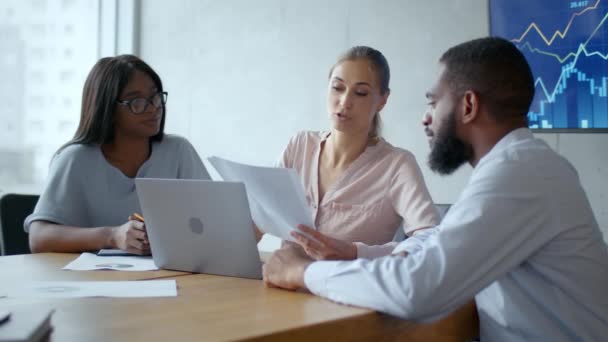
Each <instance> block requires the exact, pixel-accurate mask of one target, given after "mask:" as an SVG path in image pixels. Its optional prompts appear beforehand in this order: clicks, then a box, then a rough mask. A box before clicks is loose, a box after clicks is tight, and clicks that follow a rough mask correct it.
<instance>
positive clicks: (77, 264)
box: [63, 253, 158, 271]
mask: <svg viewBox="0 0 608 342" xmlns="http://www.w3.org/2000/svg"><path fill="white" fill-rule="evenodd" d="M63 269H64V270H71V271H94V270H115V271H156V270H158V267H156V265H154V260H152V257H151V256H97V255H95V254H92V253H82V254H81V255H80V256H79V257H78V258H77V259H76V260H74V261H72V262H70V263H69V264H67V265H66V266H65V267H64V268H63Z"/></svg>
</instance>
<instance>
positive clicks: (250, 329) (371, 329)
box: [0, 253, 477, 342]
mask: <svg viewBox="0 0 608 342" xmlns="http://www.w3.org/2000/svg"><path fill="white" fill-rule="evenodd" d="M77 256H78V255H77V254H63V253H61V254H59V253H43V254H32V255H17V256H3V257H0V293H1V291H2V288H3V287H5V286H14V285H19V284H25V283H27V282H28V281H40V280H47V281H67V280H132V281H137V280H149V279H175V280H176V281H177V286H178V296H177V297H168V298H77V299H30V298H26V299H24V298H6V297H5V298H0V308H3V309H8V310H11V309H17V308H24V307H26V308H28V309H29V308H32V309H34V310H35V309H36V308H54V309H55V313H54V314H53V316H52V321H51V322H52V325H53V327H54V328H53V332H52V334H51V338H50V340H51V341H108V340H111V341H122V340H133V341H139V340H141V341H167V340H169V341H172V342H175V341H183V340H200V341H203V340H204V341H227V340H248V341H256V340H265V341H283V340H289V341H368V340H374V341H378V340H379V341H393V340H400V341H466V340H470V337H471V336H472V335H473V334H474V333H475V332H476V331H477V316H476V312H475V307H474V305H473V304H472V303H471V304H468V305H466V306H464V307H462V308H461V309H459V310H457V311H456V312H454V313H452V314H451V315H450V316H448V317H447V318H445V319H443V320H442V321H439V322H436V323H432V324H414V323H412V322H408V321H405V320H401V319H397V318H394V317H391V316H387V315H383V314H379V313H376V312H374V311H371V310H367V309H361V308H356V307H350V306H345V305H339V304H335V303H332V302H330V301H328V300H325V299H322V298H319V297H315V296H313V295H310V294H307V293H300V292H289V291H283V290H278V289H270V288H266V287H265V286H264V284H263V282H261V281H256V280H248V279H240V278H231V277H221V276H212V275H205V274H190V273H185V272H176V271H166V270H160V271H148V272H120V271H63V270H61V268H62V267H63V266H65V265H66V264H68V263H69V262H70V261H72V260H74V259H75V258H76V257H77Z"/></svg>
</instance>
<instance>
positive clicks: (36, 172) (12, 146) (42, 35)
mask: <svg viewBox="0 0 608 342" xmlns="http://www.w3.org/2000/svg"><path fill="white" fill-rule="evenodd" d="M66 9H69V11H68V10H66ZM99 13H100V3H99V2H98V1H90V0H84V1H56V0H29V1H23V0H2V1H0V75H2V78H3V81H2V82H1V83H0V103H6V104H9V105H7V106H4V105H2V106H0V120H1V121H0V122H1V123H2V124H0V170H2V172H0V193H6V192H20V193H23V192H29V193H40V191H41V190H42V187H43V185H44V181H45V179H46V176H47V173H48V166H49V162H50V160H51V157H52V155H53V153H54V152H55V151H56V150H57V148H59V147H60V146H61V145H62V144H64V143H65V142H66V141H68V140H69V139H70V138H71V137H72V136H73V134H74V129H75V128H76V126H77V125H78V119H79V115H80V113H79V112H80V102H81V91H82V84H83V83H84V80H85V78H86V75H87V73H88V72H89V70H90V69H91V67H92V66H93V64H94V63H95V62H96V60H97V59H98V57H99V52H98V46H99V34H100V30H99V25H98V22H99V20H98V18H99ZM56 25H60V26H56ZM76 32H78V34H75V33H76ZM66 57H68V58H66Z"/></svg>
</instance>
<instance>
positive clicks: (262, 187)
mask: <svg viewBox="0 0 608 342" xmlns="http://www.w3.org/2000/svg"><path fill="white" fill-rule="evenodd" d="M207 160H208V161H209V163H211V165H212V166H213V167H214V168H215V169H216V170H217V172H218V173H219V174H220V176H221V177H222V178H223V179H224V180H225V181H230V182H243V183H245V188H246V189H247V198H248V200H249V206H250V209H251V216H252V218H253V221H254V222H255V224H256V225H257V226H258V227H260V228H261V229H262V230H264V232H265V233H268V234H271V235H274V236H276V237H279V238H281V239H284V240H291V241H293V238H292V237H291V236H290V235H289V232H290V231H292V230H297V226H298V224H304V225H306V226H309V227H311V228H314V227H315V226H314V221H313V217H312V211H311V209H310V207H309V206H308V202H307V201H306V196H305V194H304V188H303V186H302V183H301V182H300V179H299V177H298V174H297V172H296V171H295V170H294V169H286V168H276V167H261V166H251V165H245V164H240V163H235V162H232V161H229V160H226V159H222V158H219V157H209V158H207Z"/></svg>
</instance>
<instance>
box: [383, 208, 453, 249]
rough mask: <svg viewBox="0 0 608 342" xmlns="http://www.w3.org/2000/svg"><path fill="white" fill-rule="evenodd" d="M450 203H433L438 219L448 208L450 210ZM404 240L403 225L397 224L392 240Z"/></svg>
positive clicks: (441, 218) (440, 218)
mask: <svg viewBox="0 0 608 342" xmlns="http://www.w3.org/2000/svg"><path fill="white" fill-rule="evenodd" d="M450 206H451V204H443V203H435V208H436V209H437V212H438V213H439V221H441V220H443V217H444V216H445V214H447V212H448V210H450ZM403 240H405V232H404V231H403V226H401V225H400V226H399V228H398V229H397V231H396V232H395V236H394V237H393V241H397V242H401V241H403Z"/></svg>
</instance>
